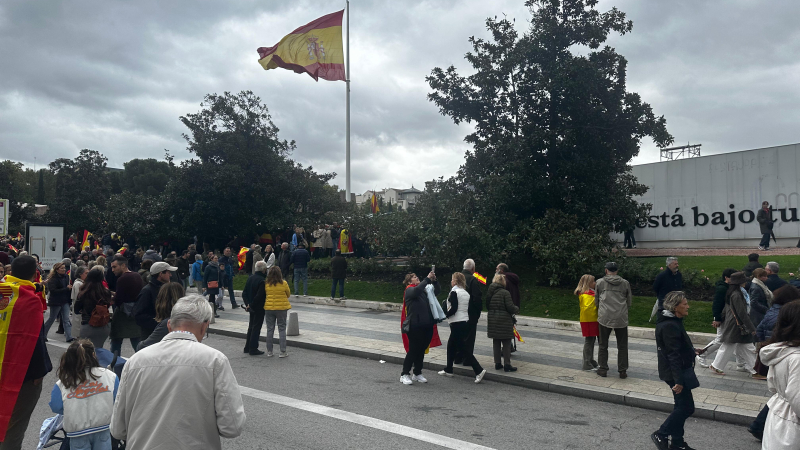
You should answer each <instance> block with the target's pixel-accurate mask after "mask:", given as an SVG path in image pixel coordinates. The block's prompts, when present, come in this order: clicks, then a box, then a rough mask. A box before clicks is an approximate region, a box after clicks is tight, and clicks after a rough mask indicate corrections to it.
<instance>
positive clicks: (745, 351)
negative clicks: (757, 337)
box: [711, 342, 756, 374]
mask: <svg viewBox="0 0 800 450" xmlns="http://www.w3.org/2000/svg"><path fill="white" fill-rule="evenodd" d="M731 353H733V354H735V355H736V359H737V360H738V361H741V362H742V363H743V364H744V368H745V369H747V371H748V372H750V373H751V374H753V373H756V371H755V370H754V369H753V366H755V365H756V346H755V345H753V344H733V343H730V342H723V343H722V345H721V346H720V348H719V350H717V357H716V358H714V362H713V363H711V364H712V365H713V366H714V368H715V369H718V370H725V365H726V364H728V360H729V359H730V357H731Z"/></svg>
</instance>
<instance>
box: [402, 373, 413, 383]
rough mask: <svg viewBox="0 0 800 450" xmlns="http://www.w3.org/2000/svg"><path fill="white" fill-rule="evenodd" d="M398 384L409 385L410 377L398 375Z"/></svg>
mask: <svg viewBox="0 0 800 450" xmlns="http://www.w3.org/2000/svg"><path fill="white" fill-rule="evenodd" d="M400 382H401V383H403V384H411V377H410V376H408V375H400Z"/></svg>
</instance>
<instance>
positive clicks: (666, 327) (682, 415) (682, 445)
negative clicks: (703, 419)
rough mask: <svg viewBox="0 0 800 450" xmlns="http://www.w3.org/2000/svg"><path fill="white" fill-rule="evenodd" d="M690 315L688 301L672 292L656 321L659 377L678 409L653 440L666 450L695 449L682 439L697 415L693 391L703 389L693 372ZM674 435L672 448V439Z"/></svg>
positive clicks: (679, 292)
mask: <svg viewBox="0 0 800 450" xmlns="http://www.w3.org/2000/svg"><path fill="white" fill-rule="evenodd" d="M688 315H689V302H688V301H687V300H686V296H685V295H684V293H683V292H681V291H672V292H670V293H668V294H667V295H666V296H665V297H664V309H663V310H662V311H660V312H659V314H658V320H657V322H656V345H657V346H658V377H659V378H661V379H662V380H664V381H665V382H666V383H667V384H668V385H669V387H670V389H672V396H673V398H674V399H675V407H674V409H673V410H672V413H671V414H670V415H669V417H667V420H665V421H664V423H663V424H662V425H661V428H659V429H658V431H655V432H654V433H653V434H652V435H651V436H650V437H651V439H652V440H653V442H654V443H655V444H656V447H658V448H660V449H663V450H666V449H668V448H670V449H686V450H691V449H692V448H691V447H689V445H687V444H686V442H684V440H683V426H684V423H685V422H686V419H688V418H689V417H691V415H692V414H694V398H693V397H692V389H695V388H697V387H699V386H700V384H699V383H698V382H697V376H696V375H695V373H694V358H695V355H697V353H699V352H698V351H697V350H695V348H694V345H692V341H691V339H689V335H688V334H686V329H685V328H684V327H683V318H684V317H686V316H688ZM670 436H672V445H669V437H670Z"/></svg>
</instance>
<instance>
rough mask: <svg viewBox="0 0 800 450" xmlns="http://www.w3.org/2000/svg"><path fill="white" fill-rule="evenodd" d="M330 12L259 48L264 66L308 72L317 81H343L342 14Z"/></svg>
mask: <svg viewBox="0 0 800 450" xmlns="http://www.w3.org/2000/svg"><path fill="white" fill-rule="evenodd" d="M343 14H344V10H341V11H337V12H335V13H330V14H328V15H326V16H322V17H320V18H319V19H317V20H315V21H313V22H310V23H308V24H306V25H303V26H302V27H300V28H298V29H296V30H294V31H292V32H291V33H290V34H288V35H286V37H284V38H283V39H281V41H280V42H278V43H277V44H275V45H274V46H273V47H261V48H259V49H258V58H259V59H258V63H259V64H261V67H263V68H264V70H270V69H276V68H279V67H280V68H282V69H289V70H293V71H294V72H295V73H307V74H309V75H310V76H311V78H313V79H314V80H316V81H319V78H322V79H323V80H328V81H344V80H345V73H344V48H343V47H344V46H343V45H342V15H343Z"/></svg>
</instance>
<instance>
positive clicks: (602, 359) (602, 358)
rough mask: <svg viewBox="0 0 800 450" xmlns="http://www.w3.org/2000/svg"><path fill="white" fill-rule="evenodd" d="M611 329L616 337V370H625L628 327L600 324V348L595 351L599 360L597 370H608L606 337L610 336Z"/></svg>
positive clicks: (626, 368)
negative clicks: (609, 326)
mask: <svg viewBox="0 0 800 450" xmlns="http://www.w3.org/2000/svg"><path fill="white" fill-rule="evenodd" d="M611 330H614V336H615V337H616V338H617V370H619V371H620V372H625V371H627V370H628V328H627V327H625V328H606V327H604V326H602V325H600V339H599V341H600V349H599V350H598V351H597V359H598V360H599V361H598V362H599V367H598V370H602V371H604V372H608V338H609V337H611Z"/></svg>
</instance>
